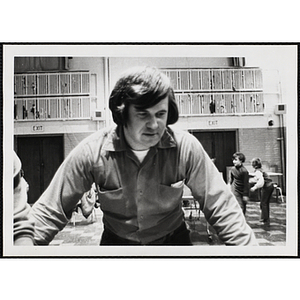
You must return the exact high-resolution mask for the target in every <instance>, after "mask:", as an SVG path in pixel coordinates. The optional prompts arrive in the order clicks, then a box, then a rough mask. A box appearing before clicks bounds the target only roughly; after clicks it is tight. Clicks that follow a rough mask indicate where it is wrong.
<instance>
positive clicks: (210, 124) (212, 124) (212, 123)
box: [208, 120, 218, 126]
mask: <svg viewBox="0 0 300 300" xmlns="http://www.w3.org/2000/svg"><path fill="white" fill-rule="evenodd" d="M217 125H218V120H212V121H208V126H217Z"/></svg>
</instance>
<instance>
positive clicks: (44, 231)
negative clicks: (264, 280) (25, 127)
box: [32, 127, 257, 245]
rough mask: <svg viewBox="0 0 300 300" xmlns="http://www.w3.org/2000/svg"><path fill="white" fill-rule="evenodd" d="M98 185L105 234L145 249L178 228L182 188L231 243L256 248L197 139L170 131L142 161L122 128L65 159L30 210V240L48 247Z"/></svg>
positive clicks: (87, 141)
mask: <svg viewBox="0 0 300 300" xmlns="http://www.w3.org/2000/svg"><path fill="white" fill-rule="evenodd" d="M93 183H95V184H96V186H97V189H98V195H99V201H100V205H101V209H102V211H103V223H104V226H105V227H106V228H108V229H109V230H111V231H112V232H114V233H115V234H117V235H118V236H120V237H122V238H125V239H129V240H133V241H137V242H140V243H141V244H147V243H149V242H151V241H154V240H156V239H159V238H161V237H164V236H165V235H167V234H169V233H171V232H173V231H174V230H175V229H177V228H178V227H179V226H180V225H181V224H182V222H183V220H184V218H183V211H182V207H181V201H182V194H183V187H184V184H186V185H187V186H188V187H189V188H190V189H191V192H192V195H193V196H194V198H195V199H196V200H198V201H199V203H200V206H201V209H202V211H203V212H204V214H205V216H206V219H207V220H208V222H209V223H210V224H211V225H212V226H213V227H214V228H215V230H216V231H217V233H218V235H219V237H220V239H221V240H223V241H224V242H225V243H226V244H229V245H256V244H257V243H256V240H255V237H254V234H253V232H252V230H251V228H250V227H249V226H248V225H247V223H246V221H245V218H244V216H243V214H242V211H241V209H240V207H239V205H238V203H237V201H236V199H235V198H234V196H233V194H232V193H231V192H230V190H229V188H228V187H227V185H226V184H225V182H224V181H223V179H222V178H221V177H220V174H219V171H218V170H217V169H216V167H215V165H214V164H213V163H212V162H211V160H210V158H209V156H208V155H207V154H206V152H205V151H204V149H203V148H202V146H201V144H200V143H199V141H198V140H197V139H196V138H195V137H194V136H192V135H191V134H189V133H188V132H184V131H177V130H172V129H171V128H169V127H167V129H166V131H165V133H164V134H163V136H162V138H161V140H160V142H159V143H158V144H157V145H156V146H154V147H151V148H150V150H149V152H148V153H147V155H146V157H145V158H144V160H143V161H142V163H141V162H140V161H139V160H138V158H137V157H136V156H135V155H134V153H133V152H132V151H131V149H130V148H129V146H128V145H127V143H126V141H125V138H124V133H123V129H122V128H121V127H112V128H108V129H102V130H100V131H98V132H96V133H94V134H92V135H90V136H89V137H88V138H86V139H85V140H84V141H82V142H81V143H80V144H79V145H78V146H77V147H76V148H75V149H74V150H73V151H72V152H71V153H70V154H69V155H68V157H67V158H66V159H65V161H64V162H63V164H62V165H61V166H60V168H59V169H58V171H57V173H56V174H55V176H54V178H53V180H52V182H51V184H50V185H49V187H48V188H47V190H46V191H45V192H44V193H43V195H42V196H41V197H40V199H39V200H38V201H37V202H36V203H35V204H34V206H33V208H32V217H33V218H34V219H35V222H36V235H35V240H36V242H37V243H38V244H48V243H49V242H50V241H51V240H52V239H53V237H54V236H55V234H56V233H57V232H58V231H59V230H61V229H62V228H63V227H64V226H65V225H66V223H67V222H68V220H69V219H68V218H69V217H70V212H71V211H72V209H73V208H74V206H75V205H76V204H77V202H78V201H79V199H80V198H81V197H82V195H83V193H84V192H86V191H88V190H89V189H90V188H91V185H92V184H93Z"/></svg>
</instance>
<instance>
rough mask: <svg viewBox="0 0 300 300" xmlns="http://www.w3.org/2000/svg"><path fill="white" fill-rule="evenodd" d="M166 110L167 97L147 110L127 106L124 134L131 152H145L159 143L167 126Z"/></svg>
mask: <svg viewBox="0 0 300 300" xmlns="http://www.w3.org/2000/svg"><path fill="white" fill-rule="evenodd" d="M168 108H169V100H168V97H166V98H164V99H163V100H161V101H160V102H159V103H157V104H156V105H154V106H152V107H150V108H147V109H142V110H141V109H138V108H137V107H135V106H134V105H130V106H129V108H128V122H127V126H126V127H124V133H125V138H126V141H127V143H128V144H129V146H130V147H131V148H132V149H133V150H146V149H149V148H150V147H152V146H155V145H156V144H157V143H158V142H159V140H160V138H161V137H162V135H163V133H164V131H165V128H166V125H167V117H168Z"/></svg>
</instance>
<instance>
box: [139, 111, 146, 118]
mask: <svg viewBox="0 0 300 300" xmlns="http://www.w3.org/2000/svg"><path fill="white" fill-rule="evenodd" d="M138 117H139V118H141V119H143V118H146V117H147V113H143V112H141V113H138Z"/></svg>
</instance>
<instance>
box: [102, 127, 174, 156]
mask: <svg viewBox="0 0 300 300" xmlns="http://www.w3.org/2000/svg"><path fill="white" fill-rule="evenodd" d="M176 146H177V144H176V141H175V139H174V137H173V131H172V130H171V129H170V128H169V127H167V128H166V130H165V132H164V134H163V136H162V137H161V139H160V141H159V142H158V144H157V145H156V146H154V147H157V148H162V149H164V148H172V147H176ZM102 149H103V150H105V151H113V152H118V151H126V150H128V149H129V146H128V144H127V142H126V140H125V136H124V130H123V127H122V126H116V127H114V128H113V129H112V130H110V131H109V132H108V133H107V135H106V140H105V142H104V144H103V147H102Z"/></svg>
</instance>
